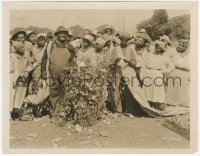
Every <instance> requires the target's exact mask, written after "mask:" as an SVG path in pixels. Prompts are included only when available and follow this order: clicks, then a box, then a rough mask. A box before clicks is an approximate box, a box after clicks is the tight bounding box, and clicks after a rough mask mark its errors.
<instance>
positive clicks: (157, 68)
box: [142, 41, 175, 110]
mask: <svg viewBox="0 0 200 156" xmlns="http://www.w3.org/2000/svg"><path fill="white" fill-rule="evenodd" d="M165 49H166V45H165V43H163V42H161V41H156V42H155V52H154V53H149V54H148V55H147V56H146V58H145V72H144V75H143V76H144V78H143V87H142V89H143V91H144V94H145V96H146V97H147V100H148V101H149V103H150V106H151V107H153V108H155V109H159V110H164V109H165V104H166V101H165V97H166V96H165V86H164V75H166V74H168V73H170V72H172V71H173V70H174V68H175V67H174V64H173V62H172V61H171V60H170V59H169V58H168V57H167V56H165V55H163V53H164V52H165Z"/></svg>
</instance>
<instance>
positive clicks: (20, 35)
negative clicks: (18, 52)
mask: <svg viewBox="0 0 200 156" xmlns="http://www.w3.org/2000/svg"><path fill="white" fill-rule="evenodd" d="M25 38H26V32H25V31H23V30H21V31H17V32H15V33H14V34H13V35H12V38H11V40H12V41H14V42H21V43H23V44H24V50H25V51H26V52H29V55H30V56H31V55H32V50H33V44H32V43H31V42H29V41H26V40H25Z"/></svg>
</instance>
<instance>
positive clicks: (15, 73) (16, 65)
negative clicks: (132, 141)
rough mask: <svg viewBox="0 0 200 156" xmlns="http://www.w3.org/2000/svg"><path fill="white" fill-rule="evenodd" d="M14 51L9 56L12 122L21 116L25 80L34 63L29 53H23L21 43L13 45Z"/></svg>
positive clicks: (23, 48) (23, 49)
mask: <svg viewBox="0 0 200 156" xmlns="http://www.w3.org/2000/svg"><path fill="white" fill-rule="evenodd" d="M13 46H14V50H15V52H13V53H12V54H11V60H10V61H11V62H12V66H11V69H12V73H11V75H12V76H11V77H12V79H11V80H12V88H13V90H14V91H13V96H12V97H13V99H11V104H12V106H11V108H12V112H11V117H12V118H13V120H15V119H16V118H19V116H20V114H21V115H22V110H21V107H22V104H23V100H24V98H25V95H26V91H27V87H28V86H27V85H28V82H27V78H28V75H29V73H30V71H32V70H33V64H34V61H33V59H32V58H31V57H30V55H29V52H27V51H25V47H24V44H23V43H22V42H15V43H14V45H13Z"/></svg>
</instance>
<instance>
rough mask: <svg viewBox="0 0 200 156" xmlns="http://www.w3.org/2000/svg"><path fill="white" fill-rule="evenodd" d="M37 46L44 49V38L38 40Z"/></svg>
mask: <svg viewBox="0 0 200 156" xmlns="http://www.w3.org/2000/svg"><path fill="white" fill-rule="evenodd" d="M37 45H38V47H44V46H45V38H44V37H40V38H38V40H37Z"/></svg>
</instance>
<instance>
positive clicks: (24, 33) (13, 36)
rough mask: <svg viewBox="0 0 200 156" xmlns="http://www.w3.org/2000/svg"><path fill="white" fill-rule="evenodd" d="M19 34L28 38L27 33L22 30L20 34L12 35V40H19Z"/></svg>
mask: <svg viewBox="0 0 200 156" xmlns="http://www.w3.org/2000/svg"><path fill="white" fill-rule="evenodd" d="M19 34H23V35H24V36H26V32H25V31H23V30H21V31H18V32H16V33H14V34H13V35H12V37H11V40H16V38H17V36H18V35H19Z"/></svg>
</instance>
